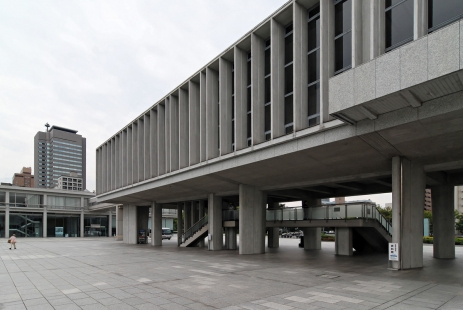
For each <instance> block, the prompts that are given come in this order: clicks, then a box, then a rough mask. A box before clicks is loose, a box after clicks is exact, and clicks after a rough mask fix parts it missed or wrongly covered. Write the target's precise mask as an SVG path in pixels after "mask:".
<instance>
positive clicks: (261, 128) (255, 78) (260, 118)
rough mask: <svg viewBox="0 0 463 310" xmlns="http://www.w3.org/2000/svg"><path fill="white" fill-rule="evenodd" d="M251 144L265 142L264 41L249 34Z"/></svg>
mask: <svg viewBox="0 0 463 310" xmlns="http://www.w3.org/2000/svg"><path fill="white" fill-rule="evenodd" d="M251 57H252V61H251V81H252V86H251V102H252V103H251V104H252V106H251V114H252V122H251V123H252V128H251V131H252V134H251V136H252V144H253V145H254V144H259V143H262V142H264V141H265V106H264V104H265V41H264V40H263V39H262V38H261V37H259V36H258V35H256V34H254V33H251Z"/></svg>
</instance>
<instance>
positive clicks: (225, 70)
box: [219, 58, 233, 155]
mask: <svg viewBox="0 0 463 310" xmlns="http://www.w3.org/2000/svg"><path fill="white" fill-rule="evenodd" d="M232 65H233V64H232V63H231V62H229V61H227V60H225V59H223V58H219V96H220V97H219V101H220V111H219V118H220V155H225V154H228V153H231V152H232V130H233V128H232V118H233V102H232V101H233V98H232V94H233V89H232V87H233V81H232Z"/></svg>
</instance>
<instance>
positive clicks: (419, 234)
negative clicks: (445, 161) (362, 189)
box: [392, 157, 426, 269]
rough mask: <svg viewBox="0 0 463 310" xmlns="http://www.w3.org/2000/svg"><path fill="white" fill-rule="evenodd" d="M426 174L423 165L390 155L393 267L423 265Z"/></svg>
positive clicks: (406, 267) (408, 267)
mask: <svg viewBox="0 0 463 310" xmlns="http://www.w3.org/2000/svg"><path fill="white" fill-rule="evenodd" d="M425 185H426V175H425V172H424V170H423V166H422V165H421V164H420V163H418V162H415V161H410V160H408V159H405V158H403V157H394V158H392V242H393V243H398V246H399V261H392V268H394V269H411V268H419V267H423V226H424V224H423V218H424V216H423V206H424V193H425Z"/></svg>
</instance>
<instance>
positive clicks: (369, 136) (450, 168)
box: [98, 92, 463, 205]
mask: <svg viewBox="0 0 463 310" xmlns="http://www.w3.org/2000/svg"><path fill="white" fill-rule="evenodd" d="M462 141H463V92H456V93H453V94H450V95H446V96H443V97H440V98H436V99H433V100H430V101H428V102H424V103H422V105H421V106H420V107H412V106H408V107H404V108H401V109H398V110H395V111H391V112H388V113H384V114H382V115H378V117H377V118H376V119H373V120H371V119H364V120H362V121H359V122H357V123H355V124H354V125H346V124H342V123H341V122H340V121H338V120H335V121H331V122H328V123H325V124H323V125H321V126H318V127H316V128H312V129H309V130H306V131H305V134H300V133H297V134H294V135H288V136H284V137H281V138H278V139H275V140H272V141H269V142H266V143H262V144H259V145H257V146H254V147H252V148H248V149H246V150H242V151H239V152H236V153H232V154H227V155H225V156H221V157H219V158H217V159H214V160H210V161H208V162H204V163H201V164H198V165H195V166H192V167H189V168H185V169H181V170H179V171H175V172H172V173H169V174H166V175H163V176H159V177H157V178H154V179H150V180H146V181H143V182H140V183H137V184H133V185H131V186H127V187H124V188H120V189H117V190H114V191H111V192H108V193H105V194H101V195H99V196H98V201H100V202H112V203H120V204H136V205H149V203H150V202H151V201H157V202H159V203H174V202H180V201H189V200H197V199H205V198H207V195H208V194H210V193H215V194H217V195H219V196H236V195H237V194H238V189H239V184H248V185H252V186H256V187H258V188H260V189H261V190H263V191H266V192H267V193H268V195H269V196H270V197H272V196H273V197H275V198H276V199H279V200H280V201H290V200H296V199H298V198H299V199H301V198H302V197H307V196H312V197H316V198H324V197H337V196H338V197H339V196H349V195H363V194H370V193H384V192H391V167H392V164H391V159H392V157H394V156H404V157H406V158H409V159H410V160H417V161H420V162H421V163H422V164H423V165H424V167H425V170H426V172H427V177H428V180H427V184H428V185H436V184H442V183H443V182H444V183H445V184H454V185H457V184H463V178H462V175H463V142H462Z"/></svg>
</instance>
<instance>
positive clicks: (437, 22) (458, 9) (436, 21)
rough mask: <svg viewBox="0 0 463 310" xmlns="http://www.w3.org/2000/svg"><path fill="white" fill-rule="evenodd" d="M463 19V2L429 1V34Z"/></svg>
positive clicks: (454, 0)
mask: <svg viewBox="0 0 463 310" xmlns="http://www.w3.org/2000/svg"><path fill="white" fill-rule="evenodd" d="M461 18H463V1H461V0H428V28H429V32H432V31H435V30H437V29H439V28H442V27H444V26H446V25H448V24H450V23H453V22H454V21H457V20H459V19H461Z"/></svg>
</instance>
